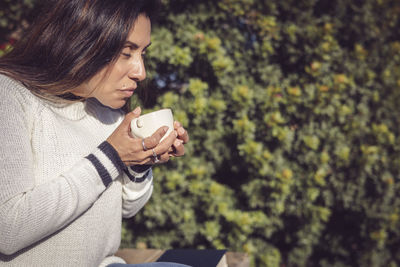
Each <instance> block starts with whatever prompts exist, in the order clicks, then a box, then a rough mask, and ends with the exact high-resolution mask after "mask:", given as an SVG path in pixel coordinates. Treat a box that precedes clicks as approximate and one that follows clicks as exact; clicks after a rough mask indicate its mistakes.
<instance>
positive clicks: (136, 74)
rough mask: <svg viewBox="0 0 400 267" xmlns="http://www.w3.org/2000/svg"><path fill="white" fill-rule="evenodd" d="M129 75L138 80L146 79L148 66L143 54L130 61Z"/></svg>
mask: <svg viewBox="0 0 400 267" xmlns="http://www.w3.org/2000/svg"><path fill="white" fill-rule="evenodd" d="M128 76H129V78H131V79H132V80H135V81H137V82H138V81H143V80H144V79H146V68H145V66H144V62H143V58H142V56H140V57H138V58H136V59H135V60H132V62H130V66H129V72H128Z"/></svg>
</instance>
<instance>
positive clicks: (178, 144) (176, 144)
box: [174, 139, 182, 146]
mask: <svg viewBox="0 0 400 267" xmlns="http://www.w3.org/2000/svg"><path fill="white" fill-rule="evenodd" d="M181 144H182V142H181V140H178V139H177V140H175V142H174V145H175V146H180V145H181Z"/></svg>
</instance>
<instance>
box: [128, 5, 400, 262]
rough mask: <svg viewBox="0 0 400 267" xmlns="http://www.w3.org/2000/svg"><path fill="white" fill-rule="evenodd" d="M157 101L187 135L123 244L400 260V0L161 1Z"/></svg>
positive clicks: (153, 55)
mask: <svg viewBox="0 0 400 267" xmlns="http://www.w3.org/2000/svg"><path fill="white" fill-rule="evenodd" d="M163 3H164V7H163V14H162V16H161V20H160V21H159V24H158V25H156V26H155V27H154V31H153V37H152V38H153V40H152V41H153V45H152V46H151V48H150V51H149V54H148V65H149V66H148V67H149V69H150V78H151V79H152V81H153V82H152V83H150V85H149V86H148V89H147V90H148V91H149V92H148V94H149V96H148V98H147V99H148V100H147V102H144V103H147V106H146V107H147V108H148V109H149V110H150V109H151V110H152V109H156V108H160V107H171V108H173V110H174V113H175V116H176V118H177V119H179V120H180V121H181V122H182V123H183V124H184V126H185V127H186V128H187V129H188V130H189V133H190V135H191V142H190V144H189V145H187V154H186V156H185V157H184V158H182V159H179V160H174V161H172V162H171V163H169V164H168V165H167V166H162V167H161V166H160V167H156V168H154V172H155V192H154V195H153V197H152V200H151V201H150V203H149V204H148V205H147V206H146V207H145V208H144V210H143V212H141V213H140V214H139V215H138V216H136V217H135V218H134V219H132V220H130V221H127V222H126V228H127V229H130V230H129V231H130V232H131V235H130V236H129V238H127V239H125V240H124V242H125V243H124V244H126V245H127V244H129V245H131V246H132V245H133V246H143V245H146V246H147V247H156V248H168V247H197V248H228V249H230V250H233V251H245V252H248V253H249V254H250V255H251V256H252V265H253V266H397V264H398V262H399V261H400V256H399V255H400V250H399V248H400V239H399V237H400V232H399V230H400V224H399V212H400V199H399V197H398V195H399V194H398V193H397V192H399V186H400V182H399V169H400V145H399V143H400V142H399V141H400V140H399V127H398V125H399V120H400V116H399V115H400V109H399V108H398V106H399V104H398V103H400V98H399V96H400V91H399V89H400V65H399V63H400V42H399V36H400V32H399V29H400V24H399V15H400V3H399V2H398V1H384V0H381V1H371V0H365V1H344V0H343V1H328V0H326V1H316V0H302V1H294V0H290V1H288V0H285V1H279V0H269V1H257V0H222V1H183V0H182V1H177V0H175V1H172V0H171V1H163Z"/></svg>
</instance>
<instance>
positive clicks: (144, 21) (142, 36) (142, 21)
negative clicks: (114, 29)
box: [127, 14, 151, 46]
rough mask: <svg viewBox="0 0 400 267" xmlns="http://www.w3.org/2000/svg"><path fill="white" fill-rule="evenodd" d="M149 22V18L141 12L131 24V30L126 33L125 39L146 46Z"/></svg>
mask: <svg viewBox="0 0 400 267" xmlns="http://www.w3.org/2000/svg"><path fill="white" fill-rule="evenodd" d="M150 37H151V22H150V19H149V18H148V17H147V16H145V15H144V14H141V15H139V16H138V18H137V19H136V21H135V23H134V24H133V27H132V30H131V31H130V32H129V34H128V38H127V41H130V42H132V43H135V44H137V45H139V46H146V45H148V44H149V43H150Z"/></svg>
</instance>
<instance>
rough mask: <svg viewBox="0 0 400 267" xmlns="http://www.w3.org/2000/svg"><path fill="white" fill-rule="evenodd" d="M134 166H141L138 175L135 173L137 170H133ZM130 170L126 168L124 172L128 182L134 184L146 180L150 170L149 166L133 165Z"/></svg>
mask: <svg viewBox="0 0 400 267" xmlns="http://www.w3.org/2000/svg"><path fill="white" fill-rule="evenodd" d="M134 166H142V168H140V173H139V172H137V170H138V169H137V168H136V169H134V168H133V167H134ZM134 166H132V167H130V168H127V169H125V170H124V172H125V174H126V176H128V178H129V180H131V181H132V182H134V183H141V182H143V181H144V180H146V179H147V178H148V177H149V175H150V174H151V172H150V170H151V165H134Z"/></svg>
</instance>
